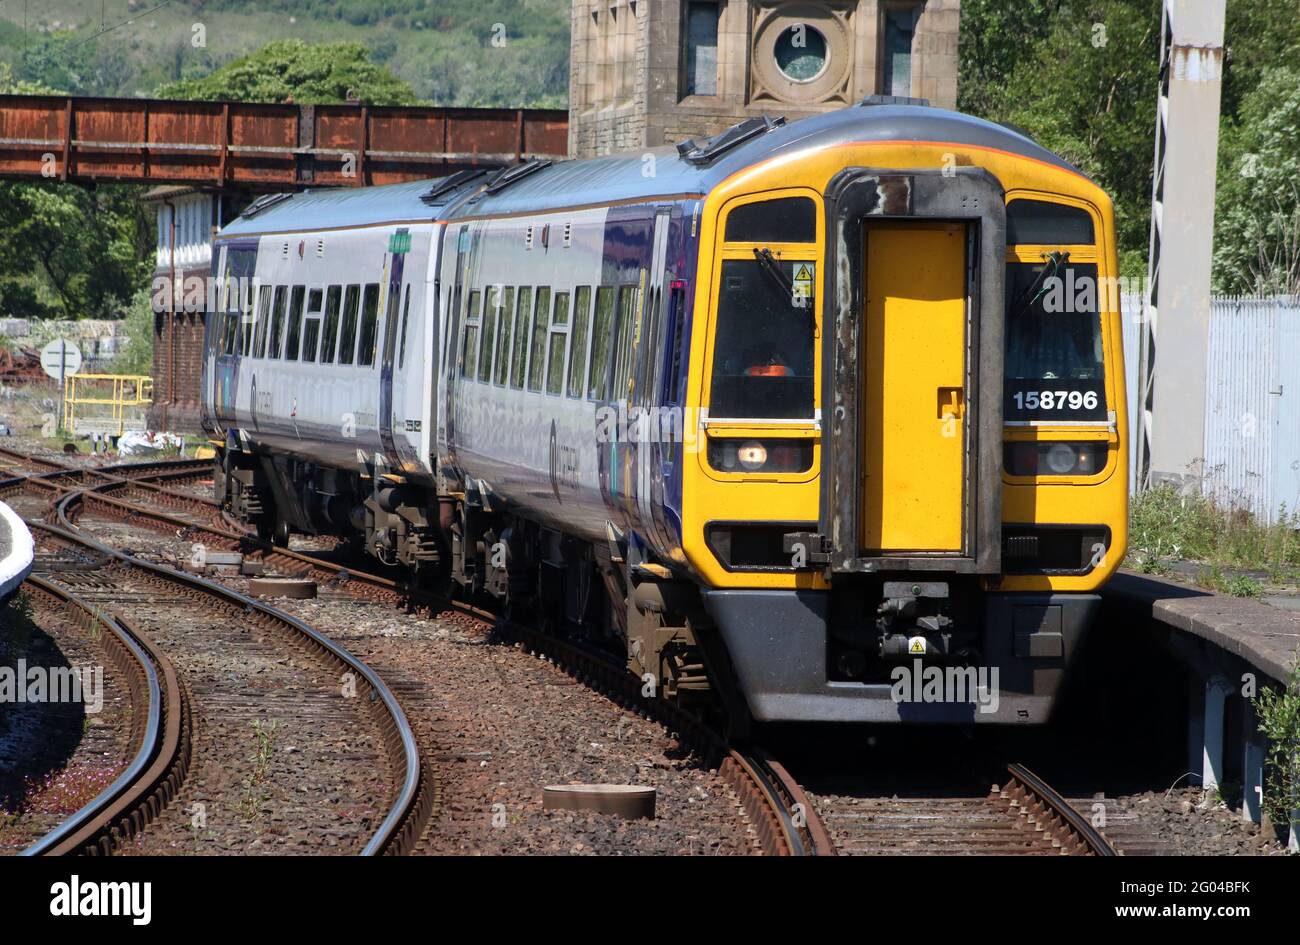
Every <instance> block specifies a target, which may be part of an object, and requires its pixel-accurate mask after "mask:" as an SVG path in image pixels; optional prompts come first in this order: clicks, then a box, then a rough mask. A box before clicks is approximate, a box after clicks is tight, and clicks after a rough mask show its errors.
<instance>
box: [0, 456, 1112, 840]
mask: <svg viewBox="0 0 1300 945" xmlns="http://www.w3.org/2000/svg"><path fill="white" fill-rule="evenodd" d="M155 467H156V468H155V469H152V470H149V471H141V472H140V473H139V474H137V475H132V476H130V477H129V478H127V477H125V476H117V475H114V474H113V473H114V472H116V470H113V471H110V472H109V473H107V474H103V475H101V476H99V477H88V478H86V479H79V480H75V481H72V480H67V481H63V482H60V483H59V486H60V488H61V490H62V496H61V498H60V500H59V501H58V503H57V507H56V512H55V515H56V516H57V517H58V519H59V520H60V521H61V522H62V523H63V524H64V525H66V526H69V527H71V526H73V525H74V523H75V520H76V518H77V517H78V516H79V515H81V514H83V513H93V514H95V515H97V516H106V517H108V518H110V519H117V520H119V521H122V522H125V523H129V524H131V525H137V526H143V527H147V528H150V529H152V530H154V531H157V532H160V533H164V534H170V535H173V536H181V537H184V538H185V539H187V540H189V541H192V542H198V543H201V544H203V545H204V546H205V547H208V548H212V549H220V550H231V551H239V552H241V553H242V554H243V555H244V556H245V558H246V559H251V560H254V561H260V562H261V563H262V564H263V566H264V567H265V568H266V569H267V571H268V573H274V574H277V575H283V576H290V577H298V578H305V579H310V580H314V581H316V582H317V583H318V584H320V585H322V586H324V587H328V588H332V589H336V590H339V591H342V592H344V593H346V594H348V595H352V596H357V597H361V598H363V599H366V600H370V601H374V602H382V603H387V604H391V605H393V606H400V607H404V608H408V609H411V608H428V609H430V610H431V611H433V612H441V613H442V614H443V615H444V616H446V615H447V614H448V613H450V614H452V615H454V618H455V619H459V620H462V621H476V622H479V623H481V624H484V625H488V626H491V627H492V628H493V629H494V631H495V632H497V633H499V634H504V635H507V636H509V637H512V638H514V639H515V640H517V641H518V642H520V643H521V644H522V645H523V646H524V647H525V648H527V649H529V650H530V651H532V652H534V653H536V654H538V655H542V656H545V657H547V658H549V659H551V660H552V661H554V662H555V663H556V664H557V665H559V666H560V667H561V668H563V669H564V670H565V671H566V672H568V673H569V674H570V675H571V676H573V677H574V678H576V679H578V680H579V681H580V682H583V683H584V684H586V685H588V686H590V687H592V688H595V689H597V690H599V691H601V692H603V693H604V694H605V695H606V696H608V697H610V698H611V699H613V700H614V701H616V702H619V703H621V704H623V705H624V706H626V707H627V708H629V709H632V710H634V711H636V712H639V713H641V714H644V715H647V716H650V717H653V718H656V719H657V720H658V721H659V722H661V723H662V724H663V725H665V726H667V727H668V728H669V729H670V730H672V731H673V732H674V733H676V734H677V735H678V736H679V737H680V738H681V739H682V740H683V741H684V742H686V743H688V744H690V745H692V746H694V747H696V748H697V749H698V750H700V751H701V752H702V753H703V754H704V755H705V756H706V757H709V758H710V759H712V762H713V763H714V764H717V765H718V766H719V770H720V773H721V774H722V776H723V778H724V779H725V780H726V781H727V783H728V784H729V786H730V787H731V789H732V791H733V792H734V793H735V795H736V797H737V798H738V799H739V801H740V803H741V805H742V806H743V808H744V809H745V811H746V814H747V816H748V818H749V820H750V822H751V823H752V824H753V825H754V827H755V829H756V832H757V835H758V841H759V845H760V847H761V849H762V851H763V852H764V853H765V854H769V855H778V856H783V855H796V856H800V855H812V856H826V855H835V854H837V853H840V852H845V853H849V852H853V853H857V852H881V853H884V852H895V853H897V852H905V851H906V850H907V849H908V845H907V843H903V844H901V845H899V844H898V843H896V842H894V841H891V840H887V839H886V837H888V836H893V837H900V836H902V837H908V836H910V837H912V838H913V839H914V840H915V839H917V838H921V837H923V836H924V834H925V831H926V830H930V831H932V833H933V835H934V836H939V837H943V838H946V843H944V842H927V841H924V840H922V841H920V842H916V843H914V844H913V847H912V849H914V850H915V851H916V852H950V853H974V852H985V853H1045V854H1052V853H1071V854H1083V855H1102V856H1107V855H1114V854H1115V850H1114V848H1113V846H1111V844H1110V843H1109V842H1108V841H1107V840H1106V838H1105V837H1104V836H1102V835H1101V834H1100V833H1099V832H1098V831H1096V830H1095V829H1093V828H1092V827H1091V825H1090V824H1089V823H1088V821H1087V819H1086V818H1085V817H1084V816H1083V815H1082V814H1081V813H1080V812H1079V811H1078V810H1077V809H1075V808H1074V807H1073V806H1072V805H1071V804H1070V803H1069V802H1068V801H1066V800H1065V799H1064V798H1063V797H1061V796H1060V795H1059V794H1057V793H1056V792H1055V791H1053V790H1052V789H1051V787H1050V785H1047V784H1046V782H1044V781H1043V780H1042V779H1041V778H1038V777H1037V776H1035V775H1034V774H1033V773H1032V772H1029V771H1028V770H1027V769H1025V768H1023V767H1022V766H1017V765H1012V766H1010V767H1009V768H1008V770H1007V777H1006V780H1005V783H1004V784H1003V785H1001V786H1000V787H998V789H997V790H995V791H993V792H991V793H990V794H989V795H988V796H987V797H982V798H949V799H947V800H946V801H944V800H943V799H938V798H931V799H927V800H926V801H916V802H911V801H900V800H899V799H897V798H882V799H880V809H879V811H877V812H875V814H873V815H871V816H869V817H867V818H864V823H866V822H870V823H873V824H875V825H876V826H875V827H873V828H872V830H868V831H867V832H866V833H867V835H866V836H854V833H853V831H847V830H844V829H843V824H842V823H841V822H840V821H838V820H833V821H832V823H833V824H834V826H835V830H831V829H829V828H828V824H827V822H826V820H824V819H823V815H822V811H821V810H820V809H819V808H820V807H821V806H824V805H822V804H821V799H820V798H817V797H816V796H814V795H812V794H811V793H810V792H808V791H807V790H806V789H805V788H804V787H803V786H802V785H801V784H800V783H799V782H798V781H797V780H796V779H795V778H794V777H792V776H791V774H790V773H789V771H788V770H787V769H786V768H785V767H784V766H783V765H782V764H781V763H780V762H779V761H777V760H776V759H774V758H772V757H771V756H770V755H768V754H767V753H766V752H764V751H762V750H761V749H757V748H752V747H748V746H743V745H739V746H738V745H732V744H728V743H727V742H726V740H725V738H724V737H723V736H722V735H721V734H719V732H718V731H717V730H716V729H715V728H712V727H710V726H709V725H708V724H706V723H705V722H704V721H703V720H702V719H700V718H698V717H697V716H695V715H693V714H691V713H689V712H686V711H684V710H681V709H679V708H677V707H675V706H673V705H670V704H667V703H664V702H662V701H658V700H647V699H645V698H643V697H642V696H641V694H640V690H639V686H638V685H637V683H636V681H635V680H633V679H631V678H630V677H629V676H628V674H627V673H626V670H625V668H624V667H623V666H622V664H621V663H620V662H618V661H615V660H611V659H608V658H607V657H606V656H605V655H604V654H602V653H599V652H595V651H592V650H589V649H587V648H584V647H580V646H576V645H574V644H572V643H568V642H566V641H562V640H558V639H556V638H554V637H552V636H550V635H548V634H545V633H542V632H540V631H538V630H536V629H534V628H532V627H529V626H525V625H522V624H518V623H513V622H508V621H504V620H503V619H502V618H501V617H499V616H498V615H496V614H493V613H491V612H489V611H486V610H483V609H481V608H477V607H474V606H472V605H469V604H466V603H463V602H458V601H446V600H444V599H442V598H439V597H436V596H435V595H432V594H428V593H426V592H423V591H421V590H420V589H418V588H416V587H413V586H412V585H410V584H408V583H407V582H405V581H404V580H402V579H401V578H400V577H397V576H386V575H382V574H375V573H372V572H369V571H365V570H360V569H357V568H355V567H351V566H349V565H345V564H341V563H338V562H335V561H331V560H328V559H326V558H322V557H319V556H317V555H309V554H305V553H303V552H301V551H295V550H290V549H287V548H279V547H275V546H273V545H270V544H268V543H265V542H262V541H260V540H258V539H256V538H255V537H253V536H252V535H251V534H250V533H248V532H247V531H244V530H243V529H242V528H241V527H240V526H239V524H238V523H237V522H234V521H233V520H231V519H229V518H228V517H226V516H224V515H223V514H222V513H221V510H220V507H219V506H218V504H217V503H215V502H213V501H212V500H209V499H205V498H202V497H199V496H196V495H194V494H192V493H187V492H183V491H180V490H176V489H169V488H167V487H166V486H164V485H162V483H163V482H171V483H177V482H184V481H186V480H192V479H195V478H200V477H201V476H202V475H204V474H206V468H205V469H203V470H200V469H198V468H197V467H195V468H186V469H168V468H166V466H165V465H163V464H155ZM65 472H66V471H65ZM44 478H45V479H46V480H48V479H49V478H50V475H49V474H47V476H46V477H44ZM31 481H32V479H29V480H28V482H31ZM74 487H75V488H74ZM37 488H38V489H39V488H41V487H39V486H38V487H37ZM4 491H5V490H4V483H3V482H0V496H2V495H4ZM132 500H135V501H132ZM143 502H147V503H148V504H147V505H143V504H141V503H143ZM927 804H929V805H930V806H929V807H928V809H927V807H926V805H927ZM876 815H879V816H876ZM887 823H888V824H893V826H894V829H893V832H892V834H891V833H890V832H889V831H888V829H885V828H883V827H881V825H883V824H887ZM909 825H910V826H909ZM882 830H883V831H884V832H882ZM909 831H910V832H909ZM891 844H893V845H892V846H891Z"/></svg>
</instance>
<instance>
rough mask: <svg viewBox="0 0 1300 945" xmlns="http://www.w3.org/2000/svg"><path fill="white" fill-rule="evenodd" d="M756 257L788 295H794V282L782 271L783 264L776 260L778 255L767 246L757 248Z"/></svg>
mask: <svg viewBox="0 0 1300 945" xmlns="http://www.w3.org/2000/svg"><path fill="white" fill-rule="evenodd" d="M754 258H755V259H757V260H758V264H759V265H760V266H761V267H762V268H763V271H764V272H765V273H767V274H768V275H769V276H771V278H772V279H773V280H774V281H775V282H776V284H777V285H779V286H780V287H781V289H782V290H783V291H784V292H785V293H786V294H787V295H791V296H793V295H794V283H793V282H791V281H790V280H789V279H787V278H786V276H785V273H784V272H782V271H781V265H780V263H778V262H777V261H776V257H775V256H773V255H772V251H771V250H770V249H768V248H767V247H766V246H764V247H763V248H762V249H755V250H754Z"/></svg>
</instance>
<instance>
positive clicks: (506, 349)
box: [496, 285, 515, 384]
mask: <svg viewBox="0 0 1300 945" xmlns="http://www.w3.org/2000/svg"><path fill="white" fill-rule="evenodd" d="M514 317H515V287H514V286H512V285H511V286H506V288H505V290H504V291H503V292H502V293H501V313H500V314H499V315H498V316H497V325H498V329H497V330H498V331H499V332H500V333H501V342H500V343H499V344H498V345H497V370H496V382H497V383H498V384H505V383H506V381H508V380H509V379H510V337H511V326H512V325H513V321H512V320H513V319H514Z"/></svg>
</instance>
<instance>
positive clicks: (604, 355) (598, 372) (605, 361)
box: [587, 285, 614, 400]
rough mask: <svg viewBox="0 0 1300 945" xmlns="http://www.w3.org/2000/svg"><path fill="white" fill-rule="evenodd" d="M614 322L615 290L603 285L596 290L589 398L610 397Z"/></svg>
mask: <svg viewBox="0 0 1300 945" xmlns="http://www.w3.org/2000/svg"><path fill="white" fill-rule="evenodd" d="M613 322H614V290H613V288H611V287H610V286H607V285H603V286H601V287H600V288H598V289H597V290H596V321H595V326H594V328H593V330H592V333H591V375H590V377H589V378H588V380H587V397H588V399H592V400H604V399H605V398H606V397H607V396H609V342H610V337H609V336H610V331H611V330H612V329H613Z"/></svg>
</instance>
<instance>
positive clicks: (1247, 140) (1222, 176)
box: [1214, 67, 1300, 295]
mask: <svg viewBox="0 0 1300 945" xmlns="http://www.w3.org/2000/svg"><path fill="white" fill-rule="evenodd" d="M1297 140H1300V69H1297V68H1293V67H1292V68H1275V69H1267V70H1264V71H1263V72H1261V73H1260V75H1259V76H1258V78H1257V81H1256V82H1255V83H1254V87H1253V89H1252V90H1251V91H1250V92H1248V93H1247V94H1246V96H1245V97H1244V98H1243V99H1242V102H1241V107H1240V110H1239V115H1238V117H1237V121H1235V122H1233V123H1232V124H1230V125H1228V126H1227V127H1225V128H1224V130H1223V134H1222V136H1221V138H1220V147H1219V183H1218V196H1217V199H1216V213H1215V221H1214V288H1215V291H1217V292H1225V293H1251V292H1258V293H1265V294H1274V293H1279V294H1292V295H1300V154H1297V151H1296V141H1297Z"/></svg>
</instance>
